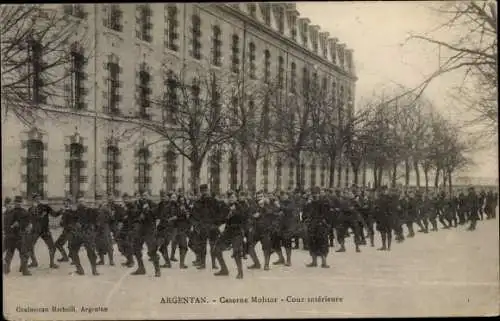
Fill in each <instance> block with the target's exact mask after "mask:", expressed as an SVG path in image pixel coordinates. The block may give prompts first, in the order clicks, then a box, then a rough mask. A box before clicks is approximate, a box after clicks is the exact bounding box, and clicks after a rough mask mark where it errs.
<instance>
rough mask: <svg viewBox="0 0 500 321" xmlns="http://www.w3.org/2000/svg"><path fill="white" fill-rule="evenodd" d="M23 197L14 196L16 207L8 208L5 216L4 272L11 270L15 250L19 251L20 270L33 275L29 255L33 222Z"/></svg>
mask: <svg viewBox="0 0 500 321" xmlns="http://www.w3.org/2000/svg"><path fill="white" fill-rule="evenodd" d="M22 203H23V199H22V197H21V196H16V197H15V198H14V208H12V209H7V211H6V213H5V218H4V222H3V223H4V232H5V236H6V239H5V240H6V244H5V249H6V255H5V263H4V273H5V274H8V273H9V272H10V264H11V262H12V258H13V257H14V253H15V250H16V249H17V250H18V252H19V257H20V259H21V267H20V269H19V271H20V272H21V273H22V274H23V275H24V276H29V275H31V273H30V271H28V256H29V251H30V246H31V244H30V243H31V237H30V236H31V232H32V229H33V224H32V223H31V217H30V214H29V212H28V211H26V210H25V209H24V208H22Z"/></svg>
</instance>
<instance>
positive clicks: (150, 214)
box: [2, 184, 498, 279]
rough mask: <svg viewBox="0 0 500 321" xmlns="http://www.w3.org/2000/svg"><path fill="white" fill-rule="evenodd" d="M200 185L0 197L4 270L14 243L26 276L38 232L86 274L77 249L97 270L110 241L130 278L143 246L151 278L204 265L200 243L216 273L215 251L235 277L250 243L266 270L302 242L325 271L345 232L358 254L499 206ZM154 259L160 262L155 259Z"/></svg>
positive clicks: (410, 194) (353, 192)
mask: <svg viewBox="0 0 500 321" xmlns="http://www.w3.org/2000/svg"><path fill="white" fill-rule="evenodd" d="M199 191H200V194H199V196H197V197H185V196H184V195H182V194H180V193H179V194H175V193H173V192H171V193H165V192H163V191H162V192H161V195H160V198H161V200H160V201H159V203H158V204H155V203H154V202H153V201H152V200H151V199H150V197H149V196H148V195H147V193H144V192H140V193H138V194H136V195H134V196H130V195H128V194H124V195H123V196H122V201H121V202H118V201H117V200H115V199H113V198H107V199H105V198H103V195H100V194H98V195H96V197H95V202H93V203H91V204H87V203H86V202H85V199H84V198H83V197H77V198H76V200H75V201H73V200H71V199H67V200H66V201H65V204H64V206H63V208H62V209H60V210H58V211H55V210H53V209H52V207H50V206H49V205H48V204H47V203H46V202H44V201H42V200H41V197H40V195H33V197H32V202H31V204H30V205H31V206H30V207H29V208H28V209H27V210H26V209H25V208H23V206H22V205H23V199H22V197H20V196H16V197H15V198H14V202H12V201H11V200H10V199H6V200H5V202H4V207H3V211H2V212H3V227H4V228H3V233H4V235H3V237H4V248H3V253H4V273H9V272H10V267H11V261H12V258H13V256H14V253H15V251H16V250H17V251H18V252H19V256H20V262H21V264H20V269H19V271H20V272H21V273H22V275H26V276H27V275H31V272H30V268H36V267H37V266H38V261H37V258H36V255H35V251H34V249H35V244H36V242H37V241H38V239H39V238H42V240H43V241H44V242H45V244H46V245H47V247H48V250H49V251H48V252H49V259H50V268H53V269H57V268H58V265H57V264H56V263H55V262H54V260H55V255H56V253H57V252H59V253H60V256H61V257H60V258H58V259H57V261H58V262H70V264H72V265H74V266H75V268H76V273H77V274H79V275H83V274H84V273H85V272H84V269H83V267H82V264H81V262H80V257H79V251H80V249H81V248H82V247H84V248H85V250H86V253H87V257H88V259H89V261H90V265H91V268H92V274H93V275H99V273H98V269H97V267H98V266H99V265H103V264H105V259H106V256H107V258H108V263H109V265H115V263H114V243H116V244H117V248H118V250H119V252H120V253H121V254H122V255H123V257H124V258H125V261H124V262H123V263H121V265H123V266H125V267H129V268H130V267H133V266H134V265H137V269H136V270H135V271H134V272H132V275H143V274H146V268H145V265H144V260H143V248H144V245H146V248H147V255H148V258H149V261H150V262H151V263H152V265H153V268H154V273H155V276H157V277H159V276H161V268H171V267H172V262H176V261H177V259H176V251H177V250H178V251H179V260H178V262H179V268H181V269H186V268H188V266H187V264H186V262H185V260H186V254H187V252H188V250H191V251H192V252H193V253H194V254H195V257H196V259H195V260H194V261H193V262H192V264H193V266H195V267H196V268H197V269H205V268H206V265H207V243H208V245H209V246H208V247H209V249H210V251H209V254H210V258H211V265H212V269H219V271H218V272H217V273H215V275H216V276H227V275H229V269H228V267H227V265H226V262H225V260H224V257H223V252H224V251H226V250H231V251H232V255H231V257H232V259H234V261H235V264H236V268H237V276H236V277H237V278H238V279H241V278H243V260H244V259H247V258H248V257H249V258H250V260H251V261H252V264H251V265H250V266H248V268H249V269H260V268H261V267H262V266H261V263H260V260H259V257H258V256H257V253H256V250H255V247H256V245H257V243H259V242H260V243H261V246H262V252H263V255H264V263H263V269H264V270H269V269H270V258H271V255H272V254H276V255H277V256H278V260H277V261H275V262H273V265H285V266H291V264H292V260H291V257H292V249H298V248H299V245H300V243H302V246H303V249H304V250H308V251H309V254H310V256H311V262H310V263H309V264H307V265H306V266H307V267H317V266H321V267H322V268H328V267H329V265H328V263H327V256H328V253H329V250H330V247H333V246H335V240H336V241H337V243H338V246H339V249H338V250H337V251H336V252H345V251H346V247H345V240H346V239H347V238H349V237H350V236H351V235H353V241H354V242H353V243H354V246H355V250H356V252H360V251H361V250H360V246H362V245H367V243H368V242H367V240H369V242H370V245H371V246H372V247H373V246H375V231H378V232H379V234H380V238H381V247H380V248H379V250H387V251H389V250H390V249H391V243H392V239H393V234H394V236H395V237H394V239H395V240H396V241H397V242H403V241H404V239H405V235H404V232H403V229H404V228H403V227H404V226H406V229H407V235H406V237H410V238H411V237H414V236H415V231H414V226H418V228H419V230H418V232H421V233H428V232H432V231H437V230H438V223H440V224H441V228H443V229H450V228H456V227H457V226H458V225H464V224H466V223H468V222H470V226H469V228H468V230H471V231H472V230H474V229H475V228H476V222H477V221H478V220H482V219H483V218H484V216H486V219H492V218H495V213H496V207H497V203H498V193H496V192H493V191H488V192H486V191H481V193H476V191H475V190H474V188H472V187H471V188H469V189H468V191H460V192H456V193H453V194H451V195H450V194H447V193H446V192H444V191H443V192H436V193H426V192H421V191H419V190H408V191H400V190H397V189H389V188H387V187H385V186H383V187H382V188H379V189H370V190H368V189H364V188H358V187H356V186H352V187H351V188H349V189H345V190H340V189H337V190H321V189H320V188H317V187H315V188H312V189H311V191H310V192H309V193H299V192H295V191H290V192H279V193H276V194H267V195H265V194H264V193H263V192H258V193H256V194H255V195H254V196H253V197H250V196H249V195H248V194H247V193H245V192H228V193H227V194H226V195H225V197H217V196H215V195H211V194H210V193H209V192H208V187H207V185H206V184H203V185H201V186H200V188H199ZM49 216H51V217H61V219H60V225H61V227H62V233H61V234H60V235H59V237H58V238H57V239H56V241H55V242H54V239H53V237H52V233H51V229H50V226H49ZM351 232H352V233H351ZM301 240H302V242H300V241H301ZM66 249H67V250H68V251H66ZM283 249H284V250H285V251H284V254H283ZM169 250H170V252H169ZM134 259H135V260H134ZM162 259H163V262H164V263H163V264H162V265H160V261H161V260H162ZM318 259H320V260H321V262H320V263H318Z"/></svg>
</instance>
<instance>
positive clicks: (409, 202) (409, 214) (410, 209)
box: [404, 193, 418, 237]
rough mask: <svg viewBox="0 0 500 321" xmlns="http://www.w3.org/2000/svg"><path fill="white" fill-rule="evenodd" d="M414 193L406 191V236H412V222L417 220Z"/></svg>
mask: <svg viewBox="0 0 500 321" xmlns="http://www.w3.org/2000/svg"><path fill="white" fill-rule="evenodd" d="M417 202H418V201H417V199H416V196H415V194H414V193H408V196H407V198H406V208H405V209H404V210H405V211H406V228H407V229H408V235H407V237H414V236H415V231H414V229H413V224H414V223H415V222H417V221H418V204H417Z"/></svg>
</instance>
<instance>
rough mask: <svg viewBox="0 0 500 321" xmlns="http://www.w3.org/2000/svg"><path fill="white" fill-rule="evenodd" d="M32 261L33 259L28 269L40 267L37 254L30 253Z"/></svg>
mask: <svg viewBox="0 0 500 321" xmlns="http://www.w3.org/2000/svg"><path fill="white" fill-rule="evenodd" d="M30 259H31V263H30V264H29V265H28V267H29V268H36V267H38V260H37V259H36V256H35V253H33V251H30Z"/></svg>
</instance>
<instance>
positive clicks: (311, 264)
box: [306, 255, 318, 267]
mask: <svg viewBox="0 0 500 321" xmlns="http://www.w3.org/2000/svg"><path fill="white" fill-rule="evenodd" d="M311 257H312V262H311V263H309V264H306V267H317V266H318V257H317V256H316V255H311Z"/></svg>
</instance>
